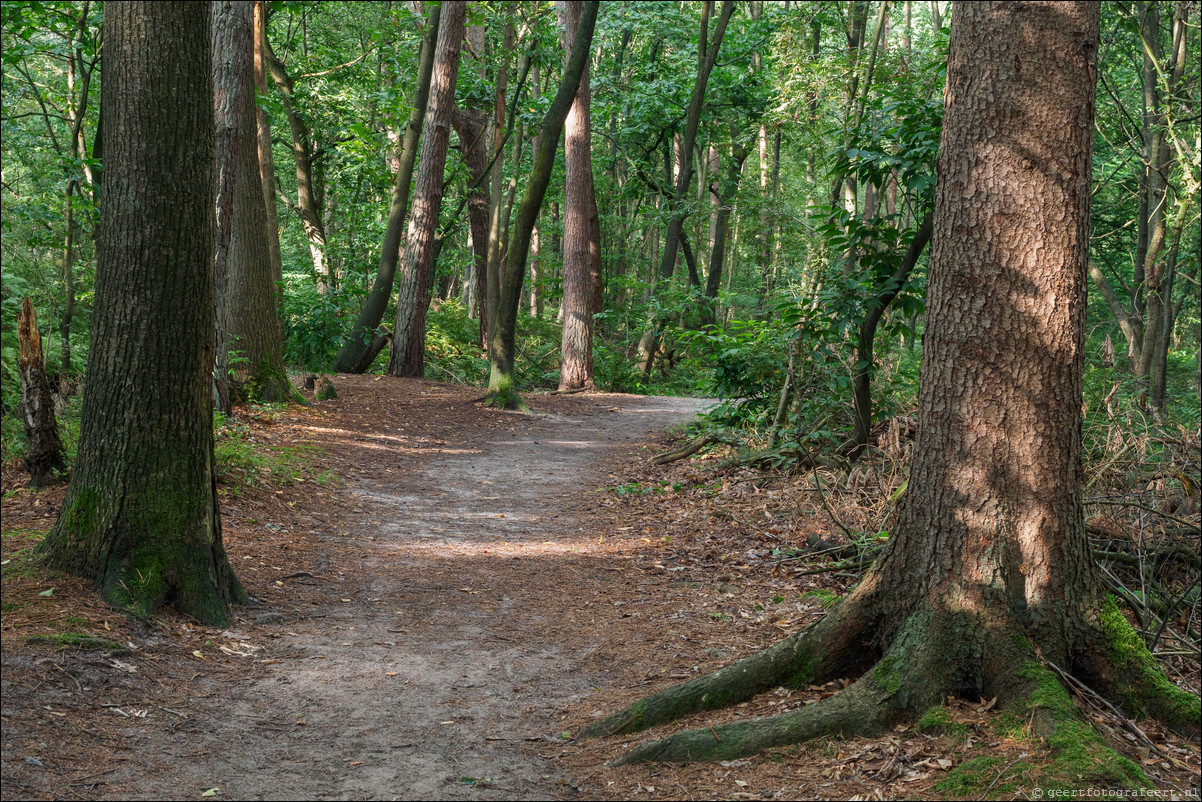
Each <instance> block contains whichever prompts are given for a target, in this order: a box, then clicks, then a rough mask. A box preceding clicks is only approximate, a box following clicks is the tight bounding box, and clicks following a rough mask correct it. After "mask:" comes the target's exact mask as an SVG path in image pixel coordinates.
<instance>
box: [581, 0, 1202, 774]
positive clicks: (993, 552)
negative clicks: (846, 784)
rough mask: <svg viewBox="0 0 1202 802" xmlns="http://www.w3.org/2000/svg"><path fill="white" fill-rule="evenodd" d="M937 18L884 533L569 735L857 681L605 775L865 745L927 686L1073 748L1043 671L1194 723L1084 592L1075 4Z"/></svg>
mask: <svg viewBox="0 0 1202 802" xmlns="http://www.w3.org/2000/svg"><path fill="white" fill-rule="evenodd" d="M952 13H953V22H952V29H951V30H952V35H951V49H950V53H949V58H948V85H947V93H946V110H945V115H944V127H943V135H942V142H941V147H940V151H939V172H938V174H939V184H938V187H937V190H936V201H935V211H934V236H933V239H932V242H933V251H932V255H931V280H930V296H929V298H930V300H929V303H928V307H927V328H926V332H927V334H926V341H925V344H924V348H923V363H922V386H921V389H920V394H919V415H920V419H919V427H918V428H919V430H918V439H917V442H916V444H915V452H914V453H915V458H914V465H913V467H912V470H911V474H910V480H909V490H908V491H907V493H906V495H905V496H904V497H903V503H902V509H901V511H900V513H899V518H898V523H897V525H896V527H895V530H894V532H893V536H892V537H891V538H890V540H889V543H888V545H887V547H886V548H885V550H884V552H883V554H882V556H881V558H880V559H879V561H878V562H877V564H876V565H875V566H874V567H873V568H872V569H871V570H870V571H869V572H868V574H867V575H866V576H865V577H864V579H863V580H862V581H861V582H860V584H859V585H858V586H857V587H856V588H855V589H854V590H853V591H852V592H851V593H850V594H849V595H848V596H847V597H845V598H844V599H843V600H842V601H841V602H840V603H839V604H838V605H837V606H836V607H834V608H833V609H832V610H831V611H830V612H828V614H827V615H826V616H825V617H823V618H822V619H820V620H819V621H818V622H817V623H815V624H814V625H812V626H810V627H808V628H807V629H805V630H803V631H802V632H800V633H798V634H796V635H794V636H792V637H790V638H788V639H786V640H785V641H782V642H781V643H779V644H777V645H775V646H773V647H771V648H769V649H768V650H766V651H764V652H761V653H759V654H757V655H754V656H752V657H749V658H747V659H745V660H741V661H739V662H737V663H735V664H733V665H731V666H728V667H726V668H724V669H722V670H720V671H718V672H716V673H714V674H711V675H709V676H707V677H702V678H699V679H696V680H693V681H691V682H689V683H686V684H684V685H680V686H677V687H676V688H672V689H669V690H667V691H664V692H663V693H660V694H657V695H656V696H653V697H651V698H649V699H645V700H643V701H640V702H637V703H636V704H634V705H632V706H631V707H629V708H627V709H626V710H624V711H622V712H621V713H619V714H617V715H615V716H613V717H611V718H609V719H607V720H605V721H602V722H599V723H598V724H597V725H595V726H594V727H592V728H590V730H589V731H588V732H589V734H594V735H595V734H608V733H615V732H630V731H634V730H640V729H644V728H646V727H650V726H654V725H656V724H660V723H663V722H665V721H670V720H672V719H675V718H679V717H681V716H683V715H687V714H689V713H692V712H696V711H700V710H704V709H712V708H716V707H722V706H725V705H730V704H733V703H736V702H738V701H741V700H743V699H746V698H748V697H749V696H751V695H753V694H755V693H757V692H759V691H763V690H767V689H769V688H771V687H773V686H775V685H779V684H801V683H814V682H817V683H822V682H826V681H828V680H831V679H836V678H841V677H847V676H857V675H858V677H859V678H858V679H857V680H856V681H855V682H853V683H852V684H851V685H850V686H848V687H847V688H846V689H845V690H843V691H841V692H840V693H838V694H836V695H835V696H833V697H831V698H829V699H826V700H823V701H822V702H819V703H818V704H814V705H809V706H806V707H803V708H800V709H798V710H795V711H791V712H789V713H784V714H781V715H779V716H774V717H771V718H766V719H757V720H751V721H740V722H737V723H734V724H728V725H725V726H722V727H715V728H713V729H711V728H706V729H704V730H691V731H686V732H681V733H678V734H675V735H672V736H669V737H667V738H664V739H662V740H660V741H655V742H652V743H650V744H646V745H644V746H641V747H639V748H637V749H636V750H634V751H633V752H632V753H630V754H629V755H627V757H626V758H625V759H624V760H626V761H627V762H632V761H645V760H669V761H671V760H699V759H729V758H733V757H738V756H742V755H747V754H751V753H754V752H758V751H760V750H763V749H766V748H768V747H771V746H776V745H781V744H786V743H792V742H796V741H800V740H805V739H809V738H814V737H819V736H823V735H844V736H851V735H870V734H876V733H880V732H882V731H884V730H887V729H888V728H889V727H891V726H892V725H893V724H894V723H895V722H897V721H899V720H901V719H904V718H908V717H914V716H917V715H920V714H922V713H923V712H924V711H925V710H926V709H927V708H929V707H931V706H934V705H938V704H940V703H941V701H942V700H943V699H944V698H946V696H947V695H948V694H959V695H964V696H968V697H969V698H972V699H976V698H978V694H979V695H981V696H984V697H985V698H990V697H994V696H996V697H997V700H998V702H999V704H1001V705H1003V706H1011V705H1012V706H1014V709H1016V710H1017V711H1019V712H1020V715H1022V716H1023V717H1024V718H1026V717H1030V719H1031V720H1032V721H1034V722H1035V725H1036V727H1037V728H1038V730H1039V731H1041V732H1044V733H1049V734H1052V735H1056V736H1058V737H1059V738H1060V739H1061V740H1066V739H1072V738H1076V737H1078V736H1076V735H1074V734H1073V733H1079V732H1080V729H1079V728H1080V724H1079V723H1077V722H1075V721H1071V720H1070V718H1071V717H1072V716H1073V714H1074V713H1075V709H1074V708H1073V707H1072V705H1071V702H1069V701H1068V699H1067V696H1065V697H1064V703H1063V704H1060V705H1056V704H1054V703H1052V702H1051V699H1052V696H1051V695H1050V692H1049V690H1048V688H1049V687H1056V683H1057V682H1058V679H1057V676H1056V674H1055V673H1053V672H1052V670H1051V669H1050V668H1047V667H1045V664H1048V663H1050V664H1052V665H1055V666H1057V667H1059V668H1061V669H1062V670H1066V671H1071V672H1075V673H1079V674H1080V675H1081V676H1083V677H1084V679H1085V681H1086V682H1087V683H1088V684H1090V685H1091V686H1092V687H1094V688H1096V689H1099V690H1102V691H1103V692H1105V693H1108V694H1110V695H1111V696H1112V697H1114V698H1120V697H1121V698H1123V699H1124V700H1125V701H1126V702H1127V703H1128V704H1133V705H1142V706H1144V709H1145V710H1147V712H1149V713H1151V714H1152V715H1154V716H1157V717H1158V718H1161V719H1162V720H1164V721H1165V722H1166V723H1168V724H1170V725H1171V726H1175V727H1177V728H1179V729H1181V730H1183V731H1186V732H1197V731H1198V721H1199V704H1198V697H1196V696H1192V695H1190V694H1188V693H1186V692H1184V691H1180V690H1178V689H1176V688H1175V686H1173V685H1172V684H1171V683H1169V682H1167V680H1165V679H1164V677H1163V675H1162V674H1160V673H1159V671H1158V670H1157V669H1155V668H1153V667H1152V666H1154V663H1153V661H1152V660H1151V657H1150V655H1148V653H1147V651H1146V649H1144V648H1143V643H1142V641H1141V640H1140V639H1139V638H1138V636H1136V635H1135V633H1134V632H1133V631H1132V630H1131V627H1130V625H1129V624H1127V622H1126V620H1125V619H1124V618H1123V617H1122V615H1121V613H1119V611H1118V610H1117V609H1116V608H1115V607H1114V605H1113V602H1107V601H1105V600H1104V597H1103V593H1102V586H1101V583H1100V581H1099V578H1098V575H1097V570H1096V568H1095V566H1094V562H1093V559H1092V556H1091V554H1090V549H1089V541H1088V540H1087V538H1086V535H1085V525H1084V516H1083V513H1082V503H1081V502H1082V498H1081V491H1082V482H1081V475H1082V470H1081V399H1082V376H1083V366H1084V359H1083V341H1084V323H1085V276H1086V261H1087V255H1088V248H1089V202H1090V175H1091V156H1092V138H1093V113H1094V84H1095V80H1096V73H1097V55H1098V37H1099V7H1098V5H1097V4H1095V3H1089V2H1072V3H1059V2H1030V3H1022V4H1015V3H1004V2H981V3H958V4H956V5H955V6H954V8H953V12H952ZM1016 232H1018V233H1019V235H1017V236H1016ZM1058 692H1059V693H1060V694H1062V695H1063V691H1058ZM1112 765H1114V764H1112ZM1099 766H1101V764H1099ZM1099 770H1101V769H1099ZM1081 779H1082V781H1087V780H1088V781H1089V783H1090V784H1094V783H1096V782H1098V781H1104V782H1106V781H1108V782H1118V783H1125V782H1131V778H1130V777H1127V776H1122V775H1118V776H1098V777H1088V778H1085V777H1083V778H1081Z"/></svg>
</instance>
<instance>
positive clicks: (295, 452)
mask: <svg viewBox="0 0 1202 802" xmlns="http://www.w3.org/2000/svg"><path fill="white" fill-rule="evenodd" d="M324 453H325V451H324V449H322V448H321V447H320V446H315V445H310V444H298V445H287V446H275V445H268V444H265V443H259V442H256V441H255V440H254V437H253V433H252V432H251V429H250V427H249V426H247V425H246V424H242V423H234V422H231V421H228V420H224V419H219V420H218V423H217V433H216V444H215V456H216V460H217V480H218V482H220V483H221V484H222V485H224V486H225V487H226V488H227V489H228V490H229V491H231V492H233V493H240V492H242V490H243V489H244V488H246V487H255V486H259V485H269V484H275V485H287V484H295V483H297V482H301V481H313V482H316V483H317V484H320V485H328V484H333V483H334V482H336V481H337V480H338V477H337V475H336V474H335V473H334V472H333V471H330V470H321V469H320V468H319V463H320V460H321V457H322V456H323V455H324Z"/></svg>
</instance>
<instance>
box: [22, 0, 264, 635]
mask: <svg viewBox="0 0 1202 802" xmlns="http://www.w3.org/2000/svg"><path fill="white" fill-rule="evenodd" d="M210 12H211V5H210V4H209V3H153V2H128V3H114V4H110V5H108V6H107V7H106V8H105V18H104V82H103V87H102V93H103V98H102V104H101V113H102V114H103V115H104V139H105V146H104V156H105V169H104V178H103V180H104V193H103V194H104V205H103V207H102V209H101V216H102V217H101V226H100V232H101V233H100V241H99V243H98V246H97V270H96V273H97V278H96V300H95V306H94V312H93V315H94V317H93V329H92V348H91V351H90V353H89V355H88V369H87V376H88V384H87V391H86V392H85V393H84V406H83V417H82V424H81V433H80V441H79V453H78V456H77V459H76V465H75V471H74V474H73V476H72V478H71V484H70V486H69V487H68V490H67V496H66V498H65V499H64V501H63V506H62V511H61V513H60V514H59V518H58V521H57V522H56V523H55V525H54V528H53V529H52V530H51V531H50V533H49V534H48V535H47V536H46V539H45V541H44V542H43V543H42V544H41V546H40V547H39V552H40V553H41V554H42V555H44V556H45V558H46V561H47V563H48V564H49V565H50V566H51V567H53V568H56V569H59V570H63V571H68V572H70V573H74V574H79V575H82V576H85V577H91V578H94V579H95V580H96V584H97V587H98V589H99V590H100V593H101V594H102V595H103V596H104V598H105V599H106V600H107V601H108V602H109V603H111V604H114V605H116V606H117V607H120V608H122V609H127V610H130V611H132V612H134V613H136V614H138V615H142V616H150V615H152V614H153V613H154V612H155V611H156V610H157V609H159V608H160V607H162V606H163V605H166V604H174V605H175V606H176V607H177V608H179V609H180V610H181V611H182V612H184V613H186V614H188V615H191V616H194V617H196V618H197V619H199V620H200V621H202V622H204V623H206V624H217V625H220V624H225V623H226V622H227V621H228V616H229V605H230V603H232V602H241V601H243V600H244V599H245V593H244V592H243V590H242V588H241V586H240V585H239V584H238V581H237V580H236V579H235V578H234V574H233V572H232V571H231V570H230V566H229V562H228V560H227V559H226V555H225V549H224V548H223V546H222V542H221V518H220V515H219V513H218V509H217V496H216V487H215V479H214V474H213V406H212V393H211V392H210V382H211V381H212V370H213V347H214V342H213V320H214V303H215V301H214V280H213V252H214V242H215V234H216V221H215V215H214V187H215V169H214V158H213V153H214V145H213V143H214V133H213V130H214V129H213V87H212V74H211V60H210V47H209V19H210ZM164 98H171V102H170V103H164V102H163V99H164Z"/></svg>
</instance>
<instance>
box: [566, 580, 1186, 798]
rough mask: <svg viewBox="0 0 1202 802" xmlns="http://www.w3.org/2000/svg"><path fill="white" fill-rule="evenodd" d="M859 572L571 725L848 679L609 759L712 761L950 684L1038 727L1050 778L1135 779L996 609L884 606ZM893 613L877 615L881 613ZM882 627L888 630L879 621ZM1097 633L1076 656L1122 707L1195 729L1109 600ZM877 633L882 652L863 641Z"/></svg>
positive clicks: (623, 725)
mask: <svg viewBox="0 0 1202 802" xmlns="http://www.w3.org/2000/svg"><path fill="white" fill-rule="evenodd" d="M874 585H875V581H874V575H873V574H871V573H870V574H869V576H868V577H867V578H866V579H865V581H864V582H862V583H861V585H860V586H859V587H858V588H856V590H854V591H853V592H852V593H851V595H849V596H848V597H847V598H845V599H844V600H843V601H842V602H840V603H839V604H838V605H837V606H836V607H835V608H833V609H832V610H831V612H830V613H829V614H828V615H827V616H826V617H824V618H823V619H821V620H819V621H817V622H816V623H814V624H813V625H811V626H810V627H808V628H806V629H805V630H803V631H801V632H799V633H797V634H795V635H793V636H791V637H789V638H787V639H785V640H783V641H781V642H780V643H777V644H775V645H773V646H771V647H769V648H768V649H765V650H764V651H762V652H759V653H757V654H754V655H751V656H750V657H747V658H744V659H743V660H740V661H738V662H736V663H733V664H731V665H729V666H727V667H725V668H723V669H720V670H719V671H716V672H714V673H712V674H709V675H706V676H704V677H698V678H697V679H694V680H691V681H689V682H687V683H684V684H682V685H678V686H676V687H674V688H669V689H667V690H664V691H661V692H660V693H658V694H655V695H653V696H650V697H648V698H646V699H643V700H641V701H638V702H635V703H634V704H632V705H630V706H628V707H627V708H626V709H625V710H623V711H621V712H620V713H617V714H615V715H613V716H610V717H609V718H607V719H605V720H604V721H600V722H597V723H596V724H593V725H592V726H590V727H588V728H587V729H585V730H584V731H583V732H582V733H581V737H583V738H591V737H597V736H604V735H612V734H629V733H634V732H638V731H640V730H644V729H647V728H649V727H654V726H657V725H661V724H666V723H669V722H671V721H674V720H677V719H680V718H683V717H685V716H688V715H691V714H693V713H697V712H701V711H704V710H715V709H719V708H723V707H728V706H730V705H734V704H737V703H739V702H742V701H744V700H746V699H749V698H751V697H752V696H755V695H756V694H758V693H760V692H763V691H765V690H768V689H770V688H773V687H776V686H779V685H789V686H798V685H804V684H820V683H823V682H826V681H829V680H830V679H833V678H842V677H849V676H856V677H857V679H856V680H855V681H854V682H853V683H852V684H851V685H849V686H848V687H847V688H845V689H844V690H842V691H840V692H839V693H837V694H835V695H834V696H831V697H828V698H826V699H823V700H821V701H819V702H816V703H814V704H810V705H806V706H805V707H802V708H798V709H796V710H791V711H789V712H786V713H782V714H780V715H777V716H771V717H768V718H761V719H753V720H747V721H736V722H732V723H728V724H723V725H719V726H714V727H705V728H699V729H693V730H685V731H682V732H678V733H675V734H672V735H669V736H667V737H665V738H661V739H659V740H655V741H652V742H650V743H646V744H643V745H642V746H639V747H636V748H635V749H634V750H632V751H631V752H629V753H627V754H626V755H624V756H623V757H621V758H620V759H618V760H617V761H615V762H614V763H613V764H612V765H625V764H630V763H644V762H651V761H666V762H683V761H716V760H733V759H737V758H741V757H746V756H749V755H754V754H756V753H758V752H761V751H763V750H765V749H768V748H771V747H777V746H783V745H787V744H792V743H798V742H801V741H806V740H810V739H813V738H817V737H823V736H838V737H852V736H868V737H871V736H874V735H878V734H880V733H881V732H884V731H886V730H888V729H889V728H890V727H892V726H893V725H894V724H896V723H898V722H899V721H904V720H916V719H918V718H919V717H922V716H923V714H924V713H929V712H930V710H932V709H933V708H938V707H939V706H940V705H941V703H942V702H943V700H944V698H945V697H947V696H948V695H955V696H960V697H964V698H971V699H973V700H975V699H977V698H982V697H984V698H989V697H990V696H993V697H996V698H997V700H998V702H999V706H1000V707H1003V708H1005V709H1006V710H1007V714H1006V716H1004V717H1003V721H1004V722H1009V724H999V726H1011V725H1013V726H1014V727H1017V728H1018V730H1017V731H1016V734H1018V735H1024V734H1025V735H1026V736H1033V737H1037V738H1042V739H1044V740H1045V743H1046V745H1047V746H1049V747H1051V748H1052V749H1053V750H1054V755H1055V758H1054V760H1053V761H1052V763H1051V764H1049V766H1048V767H1047V774H1048V777H1049V778H1054V777H1064V778H1068V777H1070V776H1071V778H1072V779H1074V780H1078V781H1080V780H1088V781H1089V782H1090V783H1092V784H1098V783H1100V784H1106V785H1113V786H1115V787H1123V788H1128V787H1138V786H1140V785H1142V784H1146V783H1147V777H1146V776H1145V775H1144V774H1143V772H1142V771H1140V770H1139V768H1138V766H1136V765H1135V764H1134V763H1132V762H1131V761H1129V760H1127V759H1126V758H1123V757H1122V756H1120V755H1119V754H1118V753H1116V752H1114V751H1113V750H1111V749H1110V748H1109V747H1107V746H1106V745H1105V742H1104V741H1103V740H1102V739H1101V738H1100V736H1098V735H1097V734H1096V733H1095V732H1094V731H1093V729H1092V728H1091V727H1090V725H1089V724H1088V723H1087V722H1085V721H1084V719H1083V718H1082V717H1081V715H1080V713H1079V712H1078V711H1077V709H1076V707H1075V706H1074V705H1073V704H1072V702H1071V700H1070V699H1069V698H1068V695H1067V693H1066V692H1065V690H1064V687H1063V686H1062V685H1061V684H1060V678H1059V676H1058V675H1057V674H1056V673H1053V671H1052V670H1051V669H1050V668H1048V667H1047V665H1045V664H1042V663H1041V661H1040V660H1039V658H1038V657H1037V653H1038V652H1037V650H1036V649H1034V648H1033V646H1032V643H1031V641H1030V640H1029V639H1028V637H1027V636H1026V634H1025V633H1024V632H1023V631H1022V630H1021V629H1020V628H1017V627H1016V626H1015V625H1014V623H1013V622H1011V621H1008V620H1007V617H1006V616H1005V615H1004V614H1003V615H998V614H997V613H995V612H989V611H984V612H982V611H980V610H966V609H964V608H963V607H957V606H956V605H947V604H938V603H930V602H928V603H925V604H922V605H920V606H919V607H918V608H916V609H912V610H910V611H909V612H905V611H902V610H890V609H889V599H888V598H885V597H884V594H882V593H881V592H880V591H874V589H873V588H874ZM890 612H892V613H896V614H898V616H897V617H896V618H893V620H894V621H898V620H900V626H899V627H898V628H897V629H893V628H891V627H889V626H888V625H887V621H888V620H889V619H890V615H889V613H890ZM890 633H891V634H890ZM1095 635H1096V639H1095V640H1097V641H1099V642H1101V643H1103V644H1106V645H1105V646H1104V648H1103V650H1100V651H1099V650H1093V651H1090V650H1086V652H1085V653H1082V654H1081V656H1080V659H1079V660H1078V663H1079V664H1080V668H1081V669H1082V670H1083V671H1085V672H1086V676H1087V677H1089V678H1090V679H1091V681H1093V682H1095V683H1097V684H1098V687H1100V688H1101V689H1102V690H1103V691H1104V692H1106V693H1108V694H1109V695H1110V696H1111V697H1112V698H1117V699H1121V700H1123V703H1124V705H1125V706H1126V707H1127V709H1128V711H1132V712H1134V714H1136V715H1142V714H1143V713H1144V712H1145V711H1146V712H1148V713H1151V714H1153V715H1155V716H1157V717H1158V718H1159V719H1160V721H1162V722H1163V723H1165V724H1167V725H1169V726H1170V727H1171V728H1173V729H1174V730H1176V731H1178V732H1183V733H1186V734H1197V731H1198V716H1199V712H1198V711H1199V707H1198V706H1199V701H1198V697H1197V696H1194V695H1192V694H1189V693H1187V692H1185V691H1182V690H1180V689H1178V688H1176V687H1175V686H1173V685H1172V683H1170V682H1168V680H1167V679H1166V678H1165V677H1164V674H1163V673H1161V672H1160V671H1159V669H1158V667H1157V666H1156V665H1155V660H1154V659H1153V658H1152V657H1151V655H1149V654H1147V650H1146V649H1143V650H1142V652H1141V646H1142V641H1140V639H1139V637H1138V635H1136V634H1135V633H1134V631H1133V630H1131V627H1130V625H1128V624H1127V623H1126V620H1125V619H1123V618H1122V616H1121V614H1120V613H1118V611H1117V608H1116V607H1115V606H1114V603H1113V601H1111V602H1108V603H1107V606H1106V608H1105V609H1104V611H1103V615H1102V620H1101V621H1100V622H1099V628H1098V630H1096V631H1095ZM878 638H879V639H887V642H888V644H889V645H888V647H887V649H885V651H884V653H883V654H881V652H880V651H878V647H877V646H876V645H875V644H876V643H877V642H878V640H877V639H878Z"/></svg>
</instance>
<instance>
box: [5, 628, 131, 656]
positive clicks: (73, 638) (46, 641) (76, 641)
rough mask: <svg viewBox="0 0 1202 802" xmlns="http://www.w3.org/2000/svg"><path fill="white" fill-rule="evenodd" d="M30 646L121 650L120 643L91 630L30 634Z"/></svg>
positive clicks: (28, 642)
mask: <svg viewBox="0 0 1202 802" xmlns="http://www.w3.org/2000/svg"><path fill="white" fill-rule="evenodd" d="M25 643H26V644H28V645H30V646H50V647H53V648H55V649H60V650H61V649H71V648H76V649H104V650H106V651H116V650H121V649H122V648H123V647H122V646H121V644H119V643H114V642H113V641H111V640H108V639H107V638H101V637H98V636H96V635H93V634H91V633H89V632H55V633H52V634H49V635H30V636H29V637H28V638H26V639H25Z"/></svg>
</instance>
